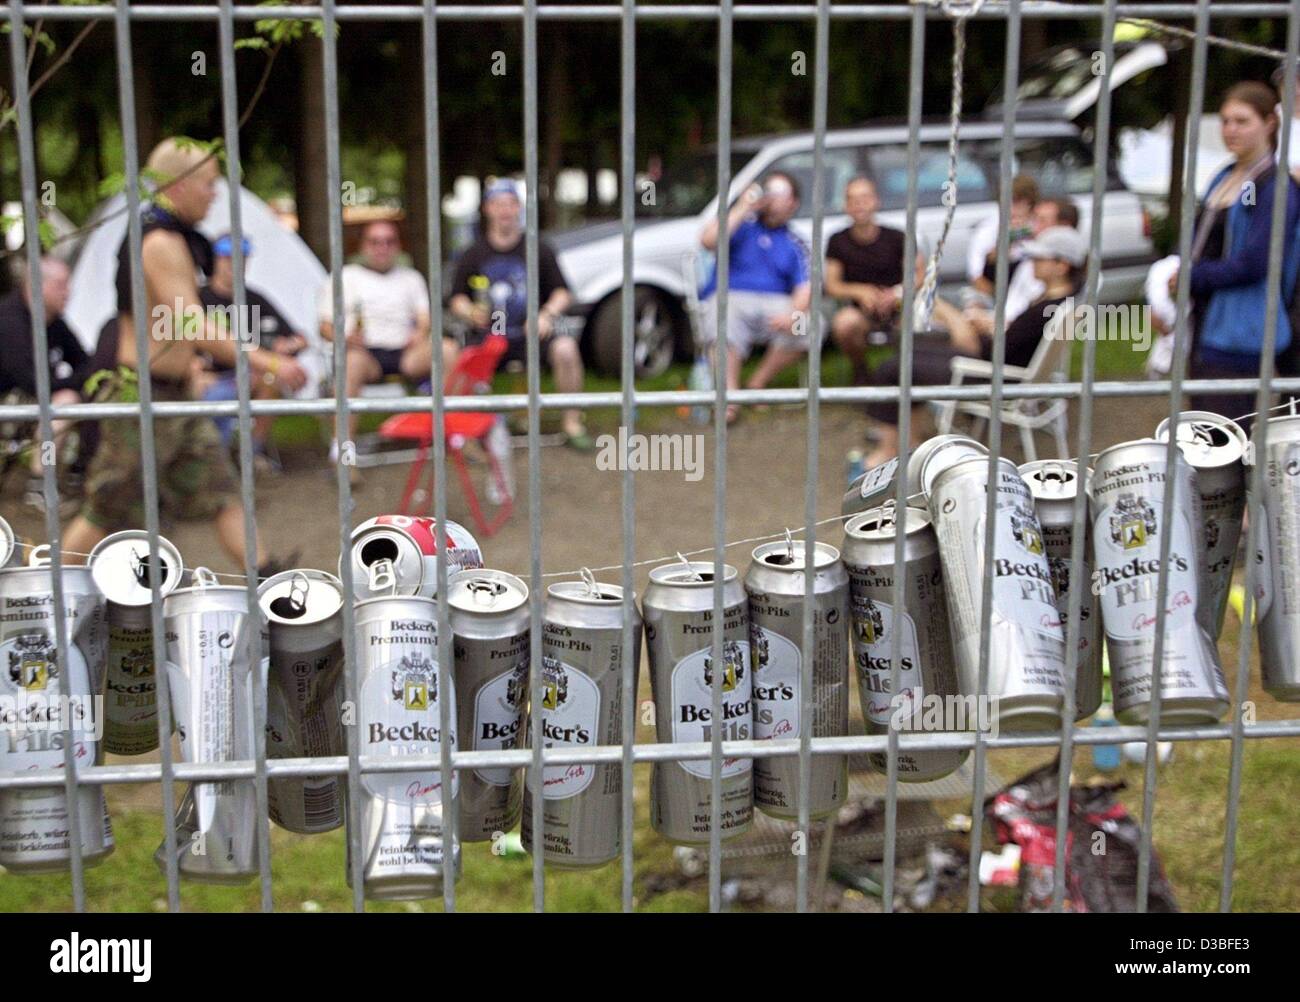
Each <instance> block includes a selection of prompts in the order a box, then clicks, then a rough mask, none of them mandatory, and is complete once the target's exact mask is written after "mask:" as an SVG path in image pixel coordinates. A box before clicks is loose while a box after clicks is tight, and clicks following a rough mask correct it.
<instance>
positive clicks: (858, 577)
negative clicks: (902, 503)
mask: <svg viewBox="0 0 1300 1002" xmlns="http://www.w3.org/2000/svg"><path fill="white" fill-rule="evenodd" d="M902 523H903V524H902V526H901V530H902V532H903V533H904V536H905V538H904V540H903V608H902V609H901V610H900V611H897V612H896V611H895V610H894V605H893V603H894V581H895V578H894V543H895V540H896V539H897V536H898V532H899V531H900V525H899V519H898V518H897V517H896V513H895V508H894V506H893V505H892V504H890V505H885V506H882V507H880V508H874V509H872V510H871V511H868V512H863V513H860V514H858V515H856V516H854V517H853V518H851V519H849V522H848V524H847V525H846V526H845V528H844V547H843V551H842V552H843V557H844V566H845V568H846V569H847V570H848V574H849V602H850V610H851V613H850V615H851V621H852V634H853V660H854V664H856V666H857V673H858V692H859V695H860V697H861V700H862V715H863V717H865V718H866V724H867V730H868V732H869V733H871V734H887V733H889V727H890V725H891V724H893V725H894V726H895V727H896V729H898V730H899V731H918V732H919V731H924V730H926V729H927V728H926V724H925V719H926V717H925V712H924V711H925V706H926V705H927V704H931V705H934V704H937V703H939V702H943V703H944V704H948V703H949V702H950V700H951V699H952V698H953V697H957V696H958V695H960V689H959V687H958V684H957V664H956V661H955V660H954V658H953V652H952V637H951V636H950V634H949V617H948V600H947V598H946V597H945V596H944V593H943V570H942V568H941V567H940V565H939V544H938V542H937V541H936V540H935V536H934V529H933V527H932V526H931V524H930V516H929V514H928V513H927V512H925V511H921V510H919V509H917V508H907V509H905V511H904V513H903V520H902ZM896 631H897V632H899V633H901V636H900V637H899V649H898V651H899V654H898V657H899V661H898V684H899V690H898V694H897V695H895V694H893V693H891V691H890V684H891V678H890V675H891V668H892V667H893V664H892V662H891V660H890V659H891V657H892V655H893V642H894V634H895V632H896ZM946 722H947V721H946ZM969 756H970V750H969V749H966V748H953V749H939V750H936V751H905V750H903V749H902V748H901V747H900V749H899V752H898V778H899V779H900V780H901V781H903V782H905V783H924V782H928V781H929V780H932V779H941V778H942V777H944V776H948V775H951V774H952V773H953V772H955V771H956V770H957V769H958V768H959V767H960V766H961V764H962V763H963V762H965V761H966V759H967V758H968V757H969ZM868 758H869V760H870V762H871V765H872V767H873V768H874V769H876V770H877V771H879V772H882V773H884V772H887V771H888V769H889V756H888V755H887V754H886V753H872V754H871V755H870V756H868Z"/></svg>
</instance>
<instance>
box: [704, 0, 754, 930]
mask: <svg viewBox="0 0 1300 1002" xmlns="http://www.w3.org/2000/svg"><path fill="white" fill-rule="evenodd" d="M720 14H721V16H720V18H719V20H718V247H717V265H716V268H717V271H716V273H717V287H718V293H717V295H718V327H717V332H718V333H717V337H715V338H714V341H713V388H714V391H715V392H714V401H713V448H714V456H713V634H712V637H713V663H714V664H715V665H722V664H725V662H724V661H723V657H722V638H723V626H724V624H723V603H722V586H723V580H722V579H723V567H724V566H725V564H726V557H727V551H726V545H727V512H726V500H727V377H726V373H727V338H726V330H727V298H728V292H729V291H730V288H731V272H730V265H731V240H730V234H729V232H728V227H727V214H728V209H729V208H730V202H731V200H730V197H729V196H730V193H731V42H732V38H731V34H732V14H733V12H732V0H722V7H721V11H720ZM723 674H724V672H722V671H715V672H714V673H713V691H712V694H711V695H712V702H711V703H710V706H711V709H710V714H711V716H710V718H709V719H711V720H712V721H713V722H714V726H713V728H712V731H711V735H710V736H711V739H712V747H711V748H710V749H709V777H710V788H709V911H711V912H716V911H721V909H722V829H721V826H722V730H721V728H719V727H718V726H717V722H718V721H720V720H721V719H722V676H723ZM751 768H752V766H751Z"/></svg>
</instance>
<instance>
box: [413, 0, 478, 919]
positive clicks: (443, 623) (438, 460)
mask: <svg viewBox="0 0 1300 1002" xmlns="http://www.w3.org/2000/svg"><path fill="white" fill-rule="evenodd" d="M421 23H422V31H421V35H420V37H421V44H422V55H423V57H424V58H423V59H422V60H421V65H422V68H423V71H424V201H425V205H427V206H428V209H427V211H428V214H429V219H428V240H429V242H428V258H429V348H430V361H431V363H432V366H433V368H432V370H431V372H430V376H429V381H430V383H431V384H432V387H431V390H432V392H431V395H430V398H429V406H430V407H431V408H432V410H433V433H432V438H433V515H434V519H435V520H436V522H437V525H436V526H435V527H434V536H435V538H434V545H435V548H436V549H437V551H438V553H437V557H436V559H435V574H436V577H437V583H438V596H439V602H438V606H437V612H436V613H435V618H436V619H437V630H438V632H437V644H438V691H439V692H452V691H453V689H454V688H455V684H456V683H455V677H456V676H455V667H456V665H455V643H454V638H453V637H452V635H451V606H450V605H448V603H447V600H446V595H447V477H446V474H447V440H446V437H445V435H444V428H445V421H446V417H445V414H446V406H445V401H444V399H443V397H444V389H445V388H444V380H445V378H446V373H445V372H444V371H443V370H444V365H443V358H442V338H443V326H442V320H443V317H442V177H441V174H440V171H441V169H442V168H441V159H442V156H441V149H442V147H441V145H440V141H439V138H438V2H437V0H424V10H423V16H422V18H421ZM454 724H455V721H454V719H453V718H452V717H451V707H450V705H449V703H448V701H447V700H446V699H439V700H438V728H439V733H440V737H439V741H438V751H439V755H440V757H441V762H440V763H439V766H438V779H439V781H440V782H441V783H442V804H443V807H442V819H443V821H442V872H443V880H442V904H443V908H444V909H445V910H446V911H449V912H454V911H455V910H456V873H457V869H456V847H457V845H459V844H460V837H459V832H460V798H459V797H458V796H456V794H455V791H456V790H457V789H458V788H459V786H460V783H459V780H460V776H459V774H458V773H456V772H454V771H453V770H452V768H451V744H450V743H449V742H448V740H447V735H448V734H450V733H451V729H452V727H453V726H454ZM457 738H458V741H459V742H461V743H462V747H466V748H473V746H474V745H473V741H472V740H470V741H466V740H465V735H457ZM461 853H462V856H463V853H464V850H463V849H462V850H461Z"/></svg>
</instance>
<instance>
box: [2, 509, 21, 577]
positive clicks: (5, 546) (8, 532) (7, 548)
mask: <svg viewBox="0 0 1300 1002" xmlns="http://www.w3.org/2000/svg"><path fill="white" fill-rule="evenodd" d="M16 549H18V541H17V539H16V537H15V536H14V530H13V526H11V525H10V524H9V523H8V522H7V521H5V520H4V519H3V518H0V568H4V567H8V566H9V563H10V561H12V560H13V559H14V551H15V550H16Z"/></svg>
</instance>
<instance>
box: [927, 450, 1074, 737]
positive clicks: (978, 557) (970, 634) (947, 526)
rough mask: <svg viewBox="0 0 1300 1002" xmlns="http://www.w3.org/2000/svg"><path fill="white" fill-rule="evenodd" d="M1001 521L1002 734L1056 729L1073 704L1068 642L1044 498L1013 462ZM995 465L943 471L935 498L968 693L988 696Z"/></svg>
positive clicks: (997, 641)
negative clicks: (983, 673)
mask: <svg viewBox="0 0 1300 1002" xmlns="http://www.w3.org/2000/svg"><path fill="white" fill-rule="evenodd" d="M995 478H996V479H995V482H994V490H995V491H996V495H995V496H996V506H995V508H994V518H996V519H997V522H996V523H995V524H996V534H995V536H994V545H995V549H994V553H993V567H992V572H993V574H992V577H993V594H992V617H991V620H990V622H989V627H988V628H989V631H990V635H989V660H988V692H987V693H985V695H987V696H989V697H990V700H991V702H992V707H994V708H996V713H997V721H998V726H999V727H1000V728H1002V729H1004V730H1008V731H1041V730H1054V729H1056V728H1057V727H1058V726H1059V725H1060V720H1061V705H1062V703H1063V702H1064V701H1065V633H1064V630H1063V625H1062V623H1061V617H1060V614H1059V613H1058V612H1057V611H1056V593H1055V591H1053V589H1052V571H1051V568H1050V567H1049V566H1048V563H1047V554H1046V550H1045V547H1044V546H1043V535H1042V529H1041V527H1040V526H1039V524H1038V516H1037V515H1035V514H1034V499H1033V496H1032V495H1031V494H1030V493H1029V488H1028V487H1027V486H1025V482H1024V481H1023V480H1022V479H1021V478H1020V474H1019V473H1018V472H1017V471H1016V467H1015V464H1014V463H1012V462H1011V461H1010V460H1009V459H1007V458H1005V457H1003V458H1002V459H1001V460H999V462H998V466H997V470H996V473H995ZM988 485H989V464H988V460H987V459H983V458H979V459H965V460H962V461H960V462H958V463H956V464H954V465H952V466H949V467H947V468H946V469H944V470H942V471H941V472H940V473H939V474H938V475H937V476H936V477H935V479H934V481H933V484H932V489H931V491H930V494H929V498H930V514H931V516H932V518H933V519H934V528H935V534H936V536H937V537H938V540H939V557H940V561H941V563H942V566H943V583H944V593H945V594H946V595H947V598H948V610H949V612H950V613H951V615H952V637H953V649H954V651H955V653H956V656H957V675H958V678H959V679H960V684H961V691H962V692H963V693H964V694H967V695H979V694H980V688H979V664H980V643H981V636H982V633H983V623H982V621H981V615H980V613H981V608H982V605H981V603H982V597H983V589H984V576H985V570H986V568H985V566H984V541H985V537H986V533H987V531H988V530H987V526H986V524H985V513H986V512H985V504H986V496H987V492H988Z"/></svg>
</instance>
